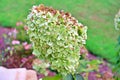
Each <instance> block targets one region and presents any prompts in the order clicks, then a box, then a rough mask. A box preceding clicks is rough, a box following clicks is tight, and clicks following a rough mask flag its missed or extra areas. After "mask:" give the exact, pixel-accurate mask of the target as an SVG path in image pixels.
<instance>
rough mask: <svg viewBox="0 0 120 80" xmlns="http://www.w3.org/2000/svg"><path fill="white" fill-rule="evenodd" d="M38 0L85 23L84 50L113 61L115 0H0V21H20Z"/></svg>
mask: <svg viewBox="0 0 120 80" xmlns="http://www.w3.org/2000/svg"><path fill="white" fill-rule="evenodd" d="M41 3H42V4H45V5H46V6H52V7H54V8H56V9H59V10H61V9H62V10H64V11H67V12H70V13H72V15H73V16H74V17H76V18H77V19H78V20H79V22H81V23H83V24H84V25H86V26H88V40H87V44H86V47H87V48H88V50H90V51H91V52H92V53H94V54H96V55H99V56H102V57H103V58H106V59H107V60H109V61H111V62H115V60H116V50H115V46H116V44H117V37H118V35H119V33H118V32H117V31H115V29H114V23H113V19H114V15H115V14H116V13H117V11H118V10H119V8H120V6H119V4H120V1H119V0H66V1H65V0H59V1H58V0H29V1H28V0H17V1H15V0H0V24H1V25H3V26H13V27H15V24H16V22H17V21H24V19H25V18H26V16H27V15H28V13H29V9H30V8H31V7H32V5H33V4H35V5H38V4H41Z"/></svg>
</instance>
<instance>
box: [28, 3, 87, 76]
mask: <svg viewBox="0 0 120 80" xmlns="http://www.w3.org/2000/svg"><path fill="white" fill-rule="evenodd" d="M27 25H28V30H27V33H28V34H29V37H30V40H31V42H32V44H33V50H34V51H33V53H34V55H35V56H37V58H39V59H42V60H43V61H44V62H45V63H46V64H50V66H43V65H42V64H37V65H36V66H37V67H36V68H46V67H50V68H52V69H54V70H57V71H58V72H59V73H61V74H62V75H66V74H69V73H72V74H74V73H75V72H76V68H77V67H78V65H79V58H80V47H82V46H83V44H85V41H86V38H87V35H86V31H87V27H85V26H83V25H82V24H81V23H78V21H77V20H76V19H75V18H74V17H72V16H71V14H70V13H65V12H63V11H58V10H55V9H53V8H51V7H45V6H44V5H40V6H33V8H32V10H31V13H30V14H29V15H28V17H27Z"/></svg>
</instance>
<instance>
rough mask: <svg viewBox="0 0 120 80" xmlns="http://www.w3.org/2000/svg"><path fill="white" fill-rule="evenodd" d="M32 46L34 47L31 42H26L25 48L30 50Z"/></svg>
mask: <svg viewBox="0 0 120 80" xmlns="http://www.w3.org/2000/svg"><path fill="white" fill-rule="evenodd" d="M31 47H32V45H31V44H26V45H25V46H24V49H25V50H29V49H30V48H31Z"/></svg>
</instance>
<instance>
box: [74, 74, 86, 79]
mask: <svg viewBox="0 0 120 80" xmlns="http://www.w3.org/2000/svg"><path fill="white" fill-rule="evenodd" d="M75 79H76V80H84V79H83V77H82V76H81V75H80V74H76V75H75Z"/></svg>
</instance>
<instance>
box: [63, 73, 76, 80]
mask: <svg viewBox="0 0 120 80" xmlns="http://www.w3.org/2000/svg"><path fill="white" fill-rule="evenodd" d="M63 80H74V79H73V76H72V74H68V75H66V76H64V77H63Z"/></svg>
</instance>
